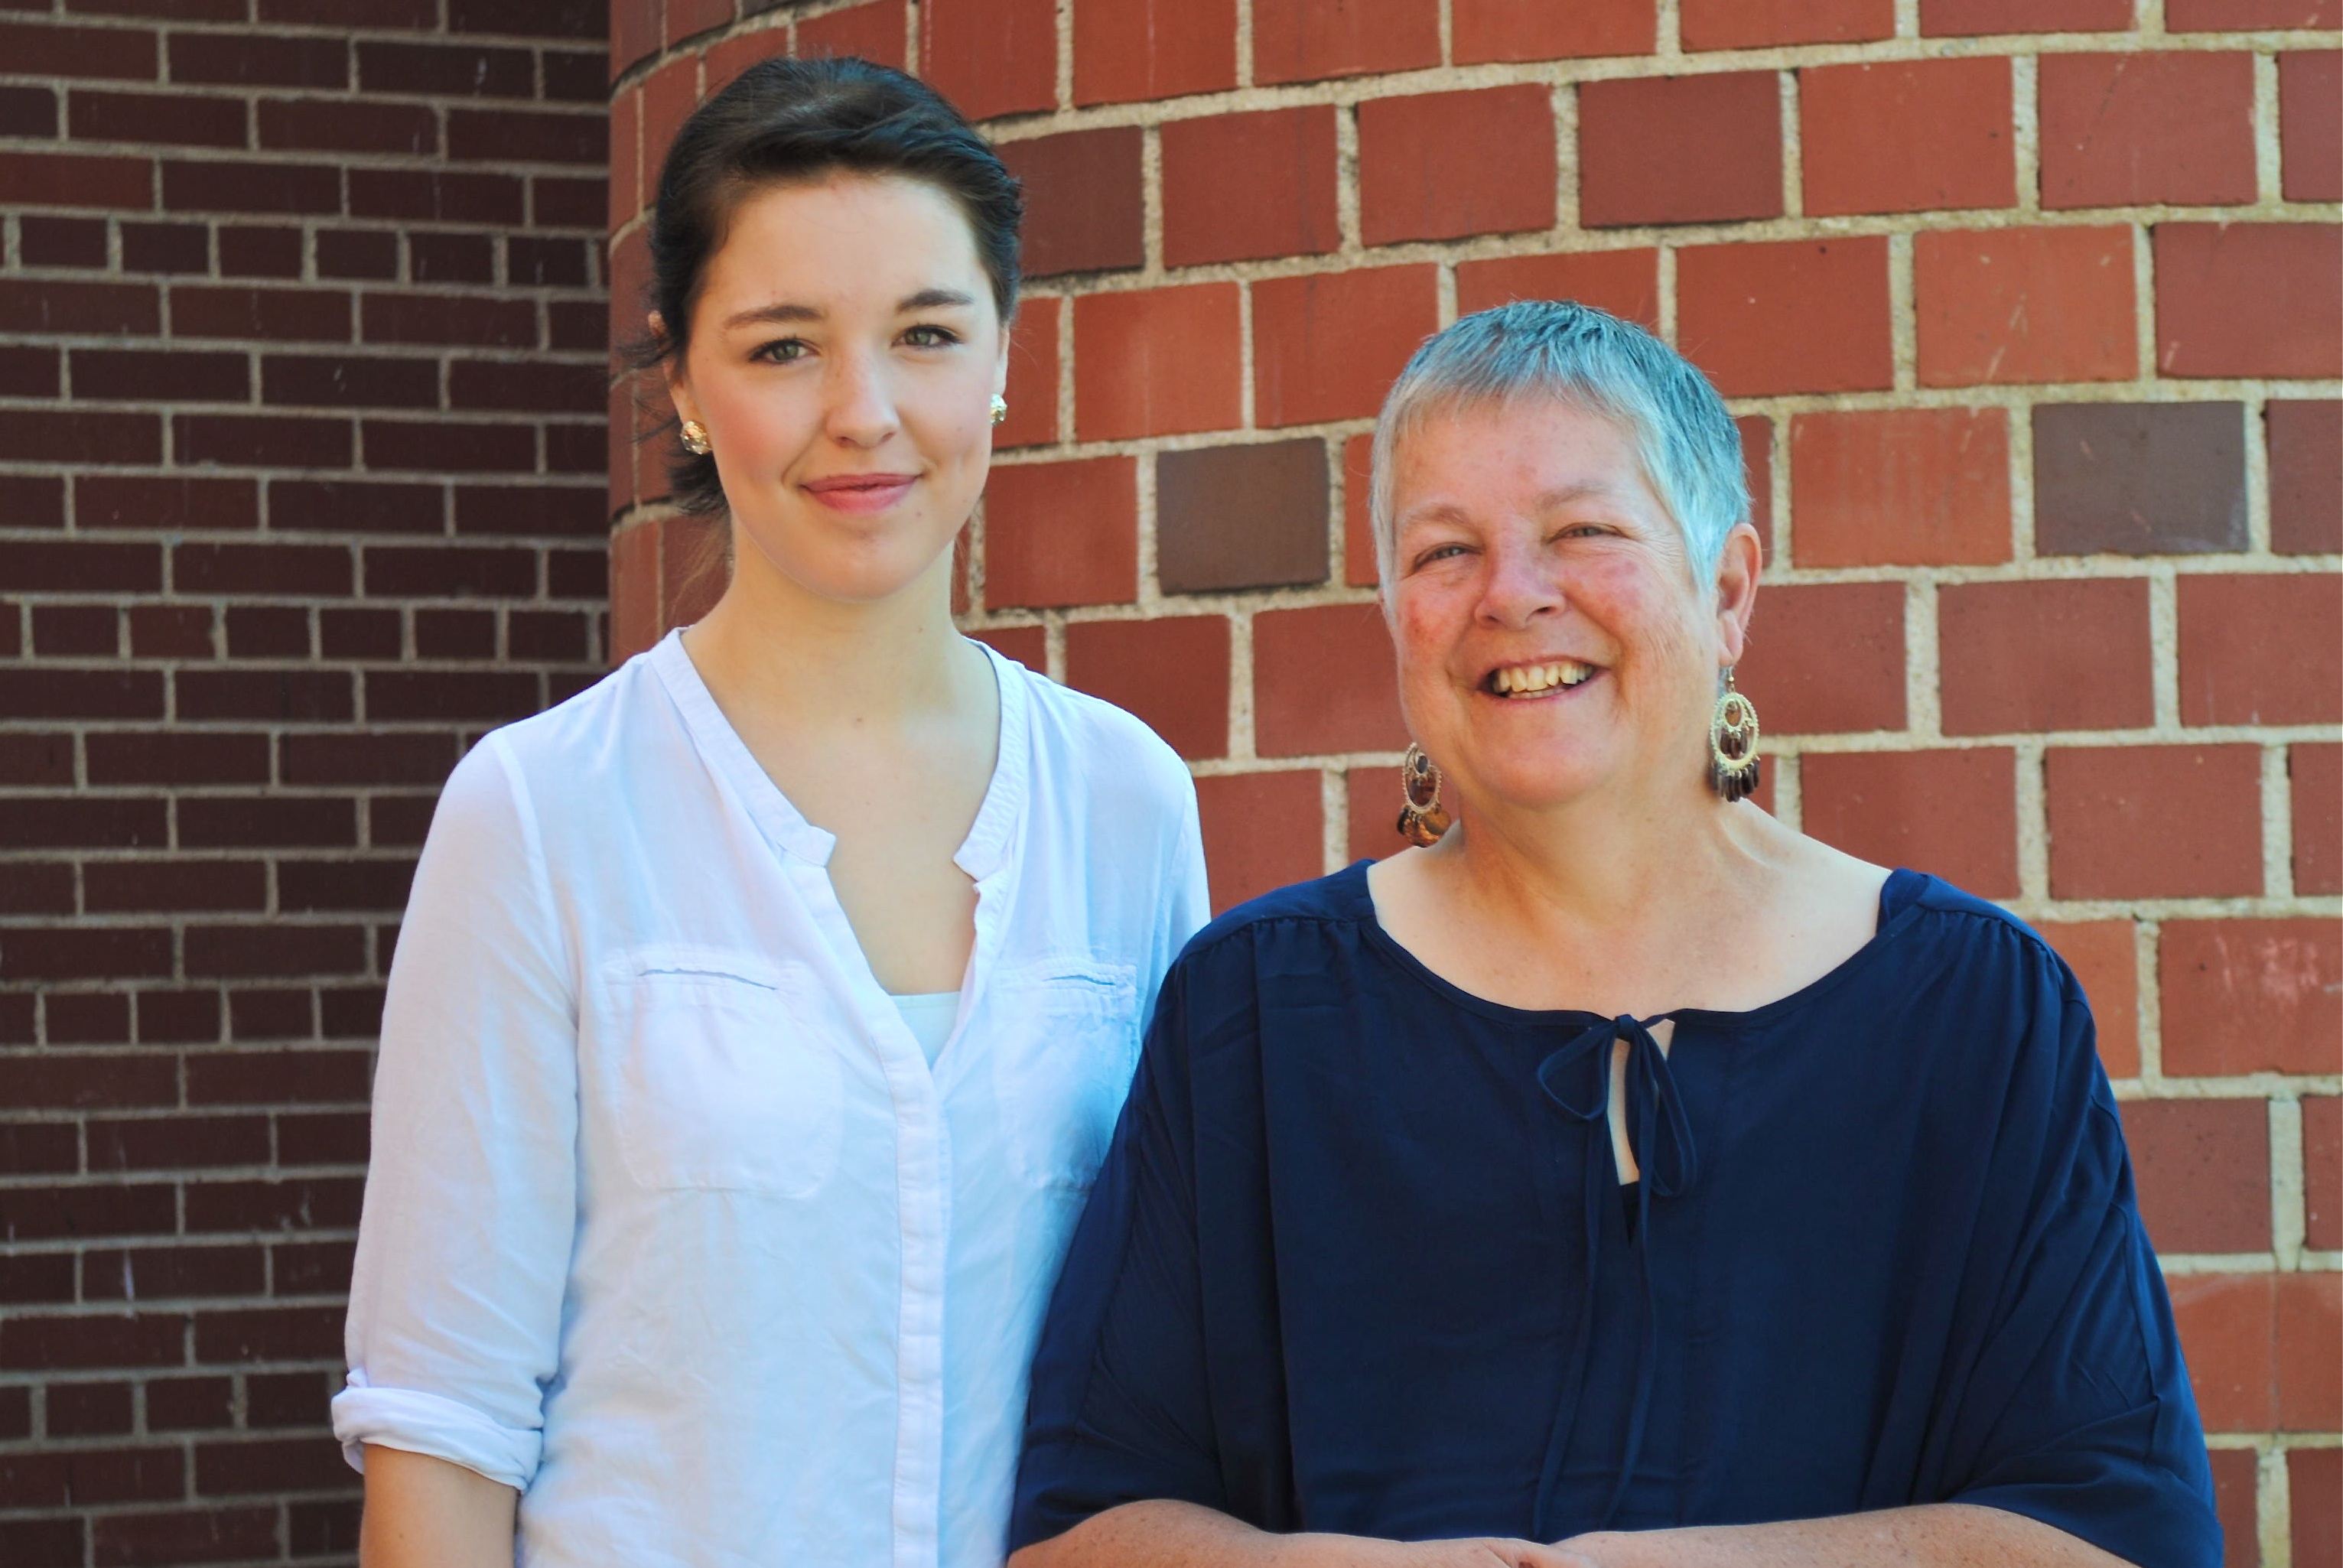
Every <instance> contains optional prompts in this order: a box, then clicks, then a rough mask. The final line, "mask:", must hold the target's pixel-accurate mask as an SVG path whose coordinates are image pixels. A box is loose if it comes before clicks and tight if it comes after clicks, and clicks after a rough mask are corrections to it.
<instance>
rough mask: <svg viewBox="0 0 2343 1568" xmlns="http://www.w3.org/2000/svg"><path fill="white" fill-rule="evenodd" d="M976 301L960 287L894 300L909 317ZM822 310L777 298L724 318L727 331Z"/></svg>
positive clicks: (807, 317) (818, 315) (816, 316)
mask: <svg viewBox="0 0 2343 1568" xmlns="http://www.w3.org/2000/svg"><path fill="white" fill-rule="evenodd" d="M975 303H976V297H975V296H974V295H972V294H964V293H962V292H961V291H960V290H959V289H957V288H923V289H921V290H920V292H919V293H917V294H907V295H905V296H904V297H902V298H901V299H899V300H897V301H896V302H895V314H896V315H898V316H907V315H909V314H910V313H911V312H912V311H914V310H940V309H947V308H950V307H960V308H962V309H965V308H966V307H970V306H972V305H974V304H975ZM821 319H822V312H821V311H820V310H819V309H818V308H816V307H813V306H810V305H796V304H792V303H790V302H789V301H788V300H777V301H775V302H774V303H773V304H771V305H759V306H758V307H756V308H755V309H753V310H742V311H736V312H735V313H733V314H732V315H730V316H728V317H725V318H724V326H725V327H726V329H727V330H729V329H730V328H732V327H754V326H759V325H763V324H769V323H782V322H799V321H820V320H821Z"/></svg>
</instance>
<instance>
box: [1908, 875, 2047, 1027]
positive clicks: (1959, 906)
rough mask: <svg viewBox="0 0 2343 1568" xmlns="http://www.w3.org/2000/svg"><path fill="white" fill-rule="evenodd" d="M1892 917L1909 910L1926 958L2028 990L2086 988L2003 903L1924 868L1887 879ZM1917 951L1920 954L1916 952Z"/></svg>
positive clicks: (1918, 942)
mask: <svg viewBox="0 0 2343 1568" xmlns="http://www.w3.org/2000/svg"><path fill="white" fill-rule="evenodd" d="M1885 897H1886V899H1887V900H1889V902H1890V904H1891V905H1892V906H1893V907H1892V908H1891V909H1890V910H1889V911H1888V913H1887V919H1888V920H1891V921H1892V920H1896V919H1897V918H1899V917H1900V916H1906V915H1908V917H1909V920H1910V926H1911V933H1912V937H1913V938H1914V939H1915V940H1914V944H1913V945H1914V946H1915V947H1916V948H1917V949H1918V950H1919V951H1920V953H1925V954H1926V955H1927V960H1926V961H1930V962H1933V963H1935V964H1939V965H1949V966H1956V967H1959V968H1961V969H1964V970H1970V971H1973V972H1978V971H1981V973H1979V978H1983V977H1984V976H1985V975H1990V976H1993V977H1996V978H1998V979H1999V980H2002V981H2003V982H2004V983H2005V984H2006V985H2008V986H2011V987H2014V988H2018V989H2021V990H2028V991H2037V992H2038V991H2039V990H2041V989H2043V988H2045V987H2047V988H2049V989H2050V990H2053V991H2054V992H2071V993H2072V994H2073V995H2074V996H2075V998H2076V999H2077V1000H2080V997H2081V990H2080V988H2079V987H2078V986H2077V984H2076V981H2075V978H2074V973H2073V971H2072V970H2069V969H2068V968H2067V967H2066V960H2064V959H2062V958H2060V957H2059V956H2058V953H2057V950H2056V949H2054V948H2053V947H2052V946H2051V945H2050V943H2049V941H2048V940H2046V938H2045V937H2044V936H2043V935H2042V933H2041V932H2039V931H2037V930H2035V929H2034V928H2033V927H2032V926H2030V925H2028V924H2026V922H2025V921H2024V920H2020V919H2019V918H2018V917H2017V916H2016V915H2014V914H2011V913H2010V912H2009V911H2008V910H2005V909H2003V908H2002V907H2001V906H2000V905H1998V904H1996V903H1993V902H1991V901H1989V900H1985V899H1981V898H1978V897H1977V896H1976V894H1974V893H1970V892H1966V891H1964V890H1961V889H1959V888H1956V887H1955V886H1954V885H1953V884H1952V883H1950V882H1947V881H1946V880H1944V879H1942V878H1939V877H1932V876H1930V875H1928V874H1927V873H1926V872H1925V871H1898V872H1896V875H1895V878H1894V879H1893V880H1891V882H1890V883H1889V885H1888V888H1887V890H1886V894H1885ZM1917 956H1918V955H1917V954H1916V957H1917Z"/></svg>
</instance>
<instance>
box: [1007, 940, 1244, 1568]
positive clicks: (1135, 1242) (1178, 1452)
mask: <svg viewBox="0 0 2343 1568" xmlns="http://www.w3.org/2000/svg"><path fill="white" fill-rule="evenodd" d="M1182 972H1183V971H1182V970H1181V969H1178V968H1175V969H1174V970H1173V971H1172V975H1171V977H1170V978H1169V979H1168V980H1167V981H1166V982H1165V985H1164V988H1163V990H1162V993H1161V997H1160V998H1159V1000H1158V1001H1157V1005H1156V1010H1155V1018H1154V1022H1153V1024H1152V1025H1151V1028H1150V1029H1149V1030H1148V1035H1147V1043H1146V1046H1145V1048H1144V1049H1143V1050H1142V1051H1141V1056H1140V1063H1139V1071H1138V1075H1137V1078H1136V1079H1135V1081H1133V1083H1132V1085H1131V1098H1130V1099H1129V1100H1128V1101H1125V1103H1124V1106H1123V1111H1122V1118H1121V1121H1120V1122H1119V1123H1118V1124H1117V1126H1116V1128H1115V1133H1114V1141H1113V1143H1112V1144H1111V1146H1110V1148H1109V1150H1108V1151H1107V1157H1106V1161H1105V1164H1104V1165H1103V1166H1102V1167H1101V1169H1100V1171H1099V1176H1098V1181H1097V1182H1096V1184H1095V1185H1093V1186H1092V1187H1091V1197H1090V1202H1089V1206H1088V1207H1087V1208H1086V1209H1085V1210H1084V1211H1083V1212H1082V1218H1081V1224H1080V1225H1079V1226H1077V1227H1076V1229H1075V1231H1074V1239H1073V1244H1072V1246H1071V1250H1070V1251H1068V1253H1067V1257H1066V1262H1065V1268H1064V1271H1063V1272H1062V1273H1061V1274H1060V1275H1059V1278H1058V1287H1057V1292H1056V1294H1055V1295H1054V1296H1053V1297H1052V1299H1051V1303H1050V1312H1049V1316H1048V1317H1047V1319H1046V1320H1045V1321H1044V1322H1043V1324H1042V1329H1041V1343H1040V1348H1039V1350H1038V1352H1037V1353H1036V1355H1035V1357H1034V1362H1033V1376H1032V1391H1031V1397H1030V1399H1029V1401H1028V1402H1027V1405H1026V1415H1025V1446H1024V1454H1023V1458H1022V1461H1021V1463H1020V1465H1019V1467H1018V1474H1017V1492H1016V1503H1015V1509H1014V1512H1013V1513H1012V1515H1011V1523H1010V1532H1009V1544H1010V1549H1011V1551H1016V1550H1018V1549H1020V1548H1022V1547H1025V1546H1029V1545H1031V1544H1032V1543H1035V1542H1037V1541H1046V1540H1049V1539H1051V1537H1053V1536H1056V1535H1060V1534H1062V1533H1065V1532H1066V1531H1068V1530H1071V1529H1072V1528H1073V1527H1074V1526H1075V1525H1077V1524H1080V1523H1082V1522H1083V1521H1084V1520H1086V1519H1088V1518H1090V1517H1091V1515H1093V1514H1097V1513H1104V1512H1106V1511H1107V1510H1108V1509H1110V1508H1114V1507H1117V1506H1119V1505H1121V1504H1122V1503H1136V1502H1141V1501H1144V1500H1148V1499H1156V1498H1161V1499H1172V1500H1176V1501H1181V1502H1187V1503H1201V1504H1202V1505H1204V1506H1206V1507H1211V1508H1220V1509H1223V1510H1225V1509H1226V1507H1227V1500H1226V1498H1225V1497H1224V1495H1223V1488H1222V1484H1221V1476H1220V1467H1219V1463H1218V1461H1217V1458H1216V1456H1215V1452H1214V1449H1215V1445H1214V1442H1213V1436H1212V1398H1211V1394H1210V1390H1209V1384H1210V1381H1211V1379H1210V1368H1209V1366H1208V1364H1207V1357H1206V1347H1205V1325H1204V1310H1203V1292H1202V1278H1201V1270H1200V1260H1199V1255H1198V1249H1197V1231H1196V1184H1195V1163H1194V1156H1195V1143H1194V1139H1193V1137H1192V1114H1191V1113H1192V1101H1191V1097H1190V1092H1189V1081H1188V1077H1187V1073H1186V1072H1185V1070H1184V1061H1183V1060H1182V1054H1183V1053H1182V1047H1183V1045H1184V1043H1185V1042H1184V1041H1183V1040H1182V1033H1183V1030H1185V1028H1186V1014H1187V1008H1186V999H1185V997H1184V995H1183V990H1184V988H1183V986H1182Z"/></svg>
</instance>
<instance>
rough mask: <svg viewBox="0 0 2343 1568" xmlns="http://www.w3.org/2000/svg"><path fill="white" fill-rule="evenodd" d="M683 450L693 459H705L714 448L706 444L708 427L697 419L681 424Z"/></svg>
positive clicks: (687, 420)
mask: <svg viewBox="0 0 2343 1568" xmlns="http://www.w3.org/2000/svg"><path fill="white" fill-rule="evenodd" d="M683 449H684V450H685V451H687V452H689V453H690V454H691V455H692V456H693V457H706V456H708V454H709V452H711V451H713V450H715V448H714V447H711V446H709V442H708V427H707V426H705V425H703V424H701V423H700V422H699V420H697V419H686V420H685V421H684V422H683Z"/></svg>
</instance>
